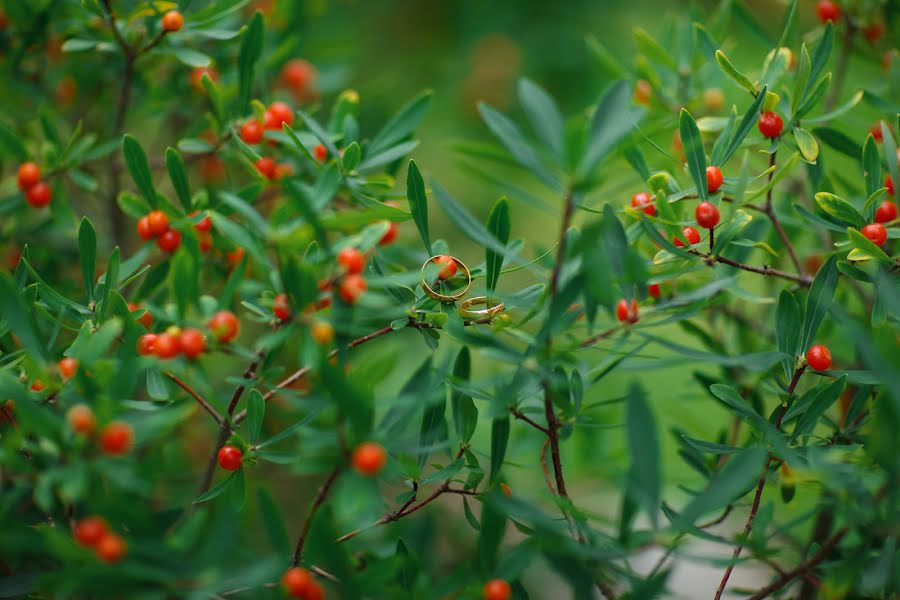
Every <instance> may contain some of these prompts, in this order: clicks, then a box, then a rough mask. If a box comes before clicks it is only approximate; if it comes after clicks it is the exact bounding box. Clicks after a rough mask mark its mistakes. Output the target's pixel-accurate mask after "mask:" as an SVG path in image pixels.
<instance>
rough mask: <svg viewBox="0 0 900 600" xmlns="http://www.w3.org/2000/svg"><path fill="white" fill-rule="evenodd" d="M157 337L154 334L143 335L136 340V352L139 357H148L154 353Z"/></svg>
mask: <svg viewBox="0 0 900 600" xmlns="http://www.w3.org/2000/svg"><path fill="white" fill-rule="evenodd" d="M158 337H159V336H157V335H156V334H155V333H145V334H144V335H142V336H141V337H139V338H138V343H137V352H138V354H140V355H141V356H149V355H151V354H155V353H156V340H157V338H158Z"/></svg>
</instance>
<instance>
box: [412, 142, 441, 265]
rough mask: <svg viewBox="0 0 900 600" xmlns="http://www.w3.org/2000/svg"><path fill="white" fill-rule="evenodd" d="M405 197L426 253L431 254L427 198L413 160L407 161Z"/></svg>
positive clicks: (423, 183)
mask: <svg viewBox="0 0 900 600" xmlns="http://www.w3.org/2000/svg"><path fill="white" fill-rule="evenodd" d="M406 199H407V200H408V201H409V211H410V212H411V213H412V217H413V221H415V223H416V228H417V229H418V230H419V235H421V236H422V241H423V242H424V243H425V249H426V250H427V251H428V255H429V256H432V255H434V251H433V250H432V249H431V238H430V236H429V234H428V198H427V196H426V195H425V182H424V181H423V180H422V174H421V173H419V167H418V165H416V161H414V160H411V161H409V168H408V170H407V172H406Z"/></svg>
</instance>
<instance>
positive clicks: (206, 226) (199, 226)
mask: <svg viewBox="0 0 900 600" xmlns="http://www.w3.org/2000/svg"><path fill="white" fill-rule="evenodd" d="M199 214H200V211H199V210H195V211H194V212H192V213H191V215H190V216H192V217H196V216H197V215H199ZM194 229H196V230H197V231H209V230H210V229H212V219H210V218H209V215H206V216H205V217H203V218H202V219H200V220H199V221H198V222H197V223H195V224H194Z"/></svg>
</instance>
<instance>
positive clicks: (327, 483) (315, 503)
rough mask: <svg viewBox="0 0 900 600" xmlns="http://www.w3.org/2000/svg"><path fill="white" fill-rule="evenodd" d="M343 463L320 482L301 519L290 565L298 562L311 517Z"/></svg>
mask: <svg viewBox="0 0 900 600" xmlns="http://www.w3.org/2000/svg"><path fill="white" fill-rule="evenodd" d="M342 466H343V465H338V466H336V467H335V468H334V470H333V471H331V475H329V476H328V479H326V480H325V483H323V484H322V487H320V488H319V492H318V493H317V494H316V499H315V500H313V503H312V505H311V506H310V507H309V512H307V513H306V520H304V521H303V529H302V530H301V531H300V537H298V538H297V546H296V547H295V548H294V557H293V558H292V559H291V565H292V566H295V567H296V566H297V565H298V564H300V558H301V557H302V556H303V544H305V543H306V536H307V535H308V534H309V528H310V526H311V525H312V520H313V517H314V516H316V511H318V510H319V507H320V506H322V504H324V503H325V499H326V498H328V492H330V491H331V486H332V485H334V482H335V480H336V479H337V478H338V475H340V473H341V468H342Z"/></svg>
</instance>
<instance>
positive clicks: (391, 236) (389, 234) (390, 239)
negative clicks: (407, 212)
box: [378, 221, 400, 246]
mask: <svg viewBox="0 0 900 600" xmlns="http://www.w3.org/2000/svg"><path fill="white" fill-rule="evenodd" d="M399 231H400V226H399V225H397V224H396V223H394V222H393V221H391V222H390V223H389V224H388V229H387V231H385V232H384V235H383V236H381V239H380V240H378V245H379V246H387V245H389V244H393V243H394V240H396V239H397V233H399Z"/></svg>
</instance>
